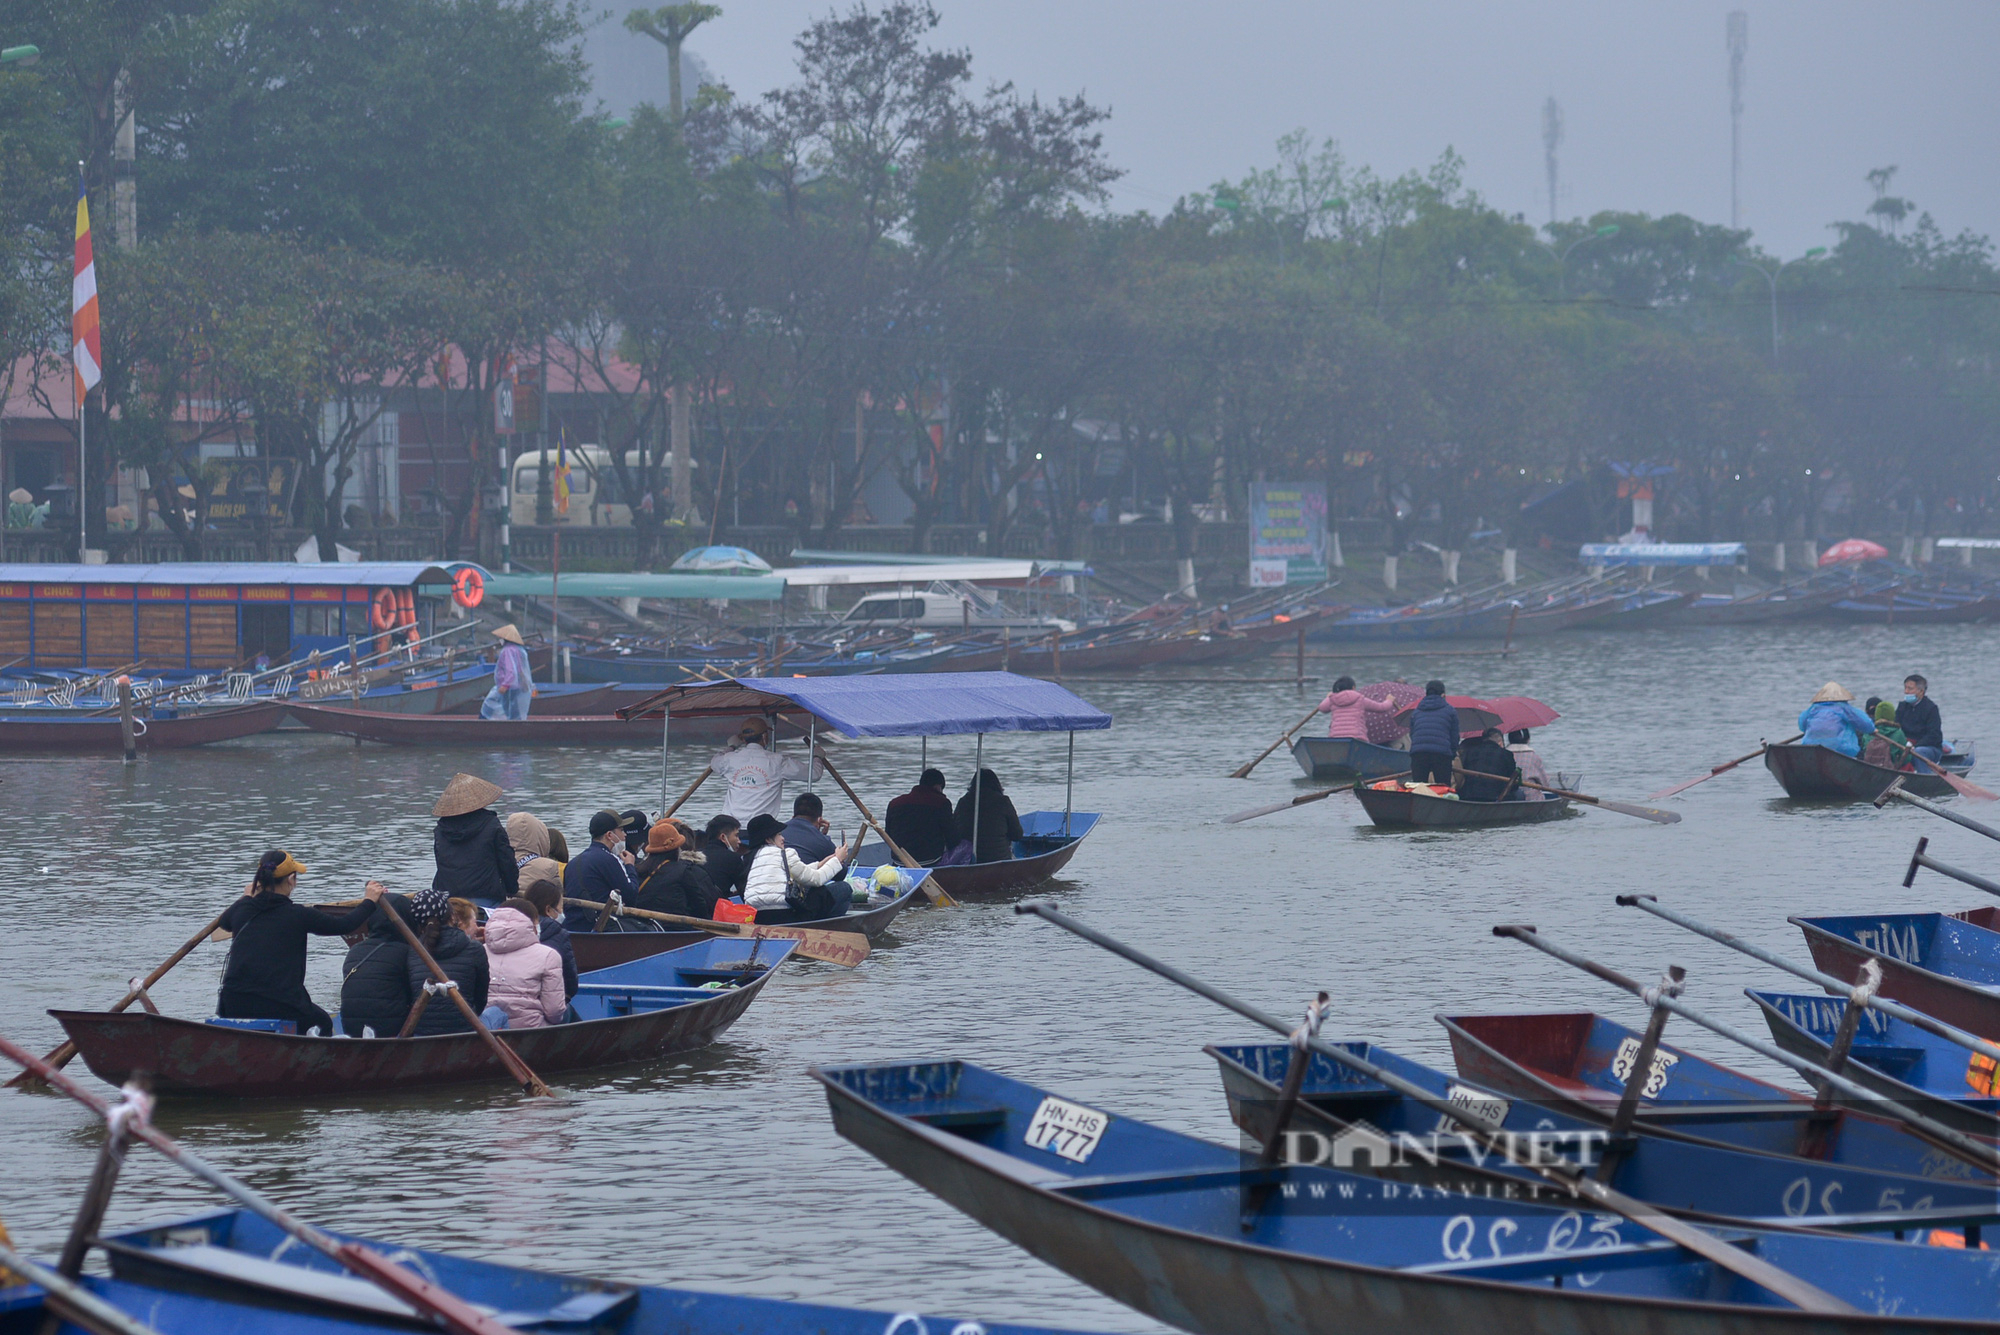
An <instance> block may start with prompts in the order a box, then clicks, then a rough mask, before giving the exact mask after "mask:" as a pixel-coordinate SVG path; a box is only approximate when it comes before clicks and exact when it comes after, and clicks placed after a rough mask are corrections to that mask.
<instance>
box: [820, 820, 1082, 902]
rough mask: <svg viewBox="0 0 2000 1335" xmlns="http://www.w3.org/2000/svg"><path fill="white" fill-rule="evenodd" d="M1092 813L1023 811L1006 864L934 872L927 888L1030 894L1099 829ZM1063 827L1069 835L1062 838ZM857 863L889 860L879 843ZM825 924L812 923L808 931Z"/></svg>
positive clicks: (981, 895)
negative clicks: (1018, 835)
mask: <svg viewBox="0 0 2000 1335" xmlns="http://www.w3.org/2000/svg"><path fill="white" fill-rule="evenodd" d="M1098 819H1099V817H1098V813H1097V812H1095V811H1071V812H1068V813H1064V812H1061V811H1027V812H1023V813H1021V830H1022V832H1023V833H1024V834H1025V835H1026V836H1027V837H1026V838H1023V839H1016V840H1015V841H1014V856H1013V857H1012V858H1009V859H1008V860H1007V861H1005V862H973V863H967V864H965V865H963V866H958V867H932V868H931V869H930V873H931V884H932V885H935V886H937V887H938V888H939V889H940V890H943V891H944V892H945V893H946V894H948V895H950V896H951V897H952V898H953V899H993V898H997V897H999V896H1002V895H1011V894H1018V893H1020V892H1021V891H1023V890H1032V889H1034V888H1035V887H1036V886H1038V885H1041V884H1042V883H1043V882H1045V881H1048V880H1050V879H1051V878H1053V877H1054V876H1056V875H1057V874H1058V873H1059V872H1061V871H1062V869H1063V868H1064V867H1067V866H1068V865H1069V860H1070V859H1071V858H1073V857H1075V856H1076V850H1077V849H1078V848H1080V847H1082V845H1083V841H1084V840H1085V839H1086V838H1088V837H1089V836H1090V832H1091V831H1092V830H1094V829H1096V828H1097V822H1098ZM1065 822H1067V827H1066V828H1067V829H1068V833H1067V834H1065V833H1064V829H1065ZM854 857H855V860H856V861H857V862H860V863H875V864H880V863H882V862H887V861H890V860H891V859H890V855H889V850H888V848H887V847H885V846H884V845H882V844H865V845H863V846H862V847H861V849H860V850H859V851H858V852H856V853H855V855H854ZM821 925H823V924H820V923H814V924H812V926H815V927H817V926H821Z"/></svg>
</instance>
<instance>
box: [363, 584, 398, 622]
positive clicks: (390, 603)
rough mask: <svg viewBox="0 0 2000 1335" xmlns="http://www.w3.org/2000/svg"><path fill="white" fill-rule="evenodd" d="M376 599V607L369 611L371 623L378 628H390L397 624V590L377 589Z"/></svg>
mask: <svg viewBox="0 0 2000 1335" xmlns="http://www.w3.org/2000/svg"><path fill="white" fill-rule="evenodd" d="M374 601H375V605H374V608H373V610H372V611H371V612H370V613H369V618H368V620H369V624H370V625H371V626H373V627H374V628H375V629H376V630H388V629H389V628H390V627H391V626H394V625H395V624H396V591H395V590H394V589H377V590H375V600H374Z"/></svg>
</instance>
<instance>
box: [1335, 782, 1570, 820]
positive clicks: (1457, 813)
mask: <svg viewBox="0 0 2000 1335" xmlns="http://www.w3.org/2000/svg"><path fill="white" fill-rule="evenodd" d="M1354 795H1355V796H1356V797H1357V798H1359V799H1360V800H1361V809H1362V810H1363V811H1365V812H1367V813H1368V819H1369V820H1371V821H1373V822H1375V824H1376V825H1377V826H1380V827H1381V828H1382V829H1385V830H1453V829H1464V828H1469V827H1471V826H1475V825H1478V826H1485V825H1528V824H1532V823H1534V822H1536V821H1544V820H1555V819H1557V818H1558V817H1561V816H1564V815H1567V814H1568V813H1569V799H1568V798H1567V797H1554V796H1541V797H1534V798H1528V799H1525V800H1518V801H1514V800H1510V801H1506V802H1467V801H1464V800H1462V799H1459V798H1454V797H1433V796H1431V795H1430V794H1429V793H1413V792H1410V791H1408V790H1406V789H1400V788H1399V789H1395V790H1393V791H1392V790H1388V789H1381V788H1370V787H1369V786H1368V785H1367V784H1365V783H1362V784H1356V785H1355V787H1354Z"/></svg>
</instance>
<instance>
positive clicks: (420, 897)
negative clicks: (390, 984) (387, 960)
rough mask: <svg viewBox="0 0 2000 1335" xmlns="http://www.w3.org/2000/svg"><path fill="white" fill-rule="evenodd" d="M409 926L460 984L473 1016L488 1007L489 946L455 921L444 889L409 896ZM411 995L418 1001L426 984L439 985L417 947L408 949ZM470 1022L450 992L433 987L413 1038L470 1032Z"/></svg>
mask: <svg viewBox="0 0 2000 1335" xmlns="http://www.w3.org/2000/svg"><path fill="white" fill-rule="evenodd" d="M410 928H411V930H413V931H414V932H416V934H417V940H419V941H421V942H423V943H424V949H425V950H428V951H429V952H430V954H431V958H432V959H434V960H436V961H437V962H438V967H439V968H440V969H443V970H444V976H445V977H446V978H449V979H450V980H451V981H452V982H454V983H457V984H458V994H459V995H460V996H462V997H464V998H465V1001H466V1004H467V1005H469V1006H471V1007H472V1013H473V1014H474V1015H477V1014H479V1012H481V1011H483V1010H485V1009H486V989H487V982H488V973H487V968H486V948H485V947H484V946H482V945H480V944H479V943H478V942H477V941H474V940H473V939H472V938H471V937H469V936H467V935H466V934H465V933H464V932H461V931H460V930H459V929H458V928H456V927H454V926H452V925H451V903H450V901H449V899H448V898H447V897H446V895H445V893H444V892H443V891H441V890H420V891H418V892H417V893H416V894H414V895H412V896H410ZM408 977H409V980H410V999H411V1001H412V1002H414V1001H415V1000H416V998H417V996H418V995H419V994H420V993H422V992H423V990H424V985H425V984H426V983H432V984H435V980H434V979H432V977H431V971H430V970H429V969H428V968H426V967H425V965H424V961H423V959H422V958H421V957H420V956H419V955H418V954H417V952H416V951H414V950H413V951H411V952H410V960H409V972H408ZM471 1030H472V1024H471V1022H470V1021H468V1020H467V1019H466V1018H465V1016H464V1015H463V1014H461V1013H460V1011H459V1009H458V1007H457V1006H456V1005H454V1004H453V1003H452V1000H451V998H450V997H447V996H445V995H443V994H442V993H437V992H434V993H432V995H431V999H430V1001H429V1002H428V1003H426V1004H425V1006H424V1013H423V1015H422V1016H421V1017H420V1018H419V1019H418V1020H417V1027H416V1029H415V1030H414V1031H413V1035H412V1036H413V1037H417V1038H422V1037H424V1036H425V1035H428V1034H462V1033H470V1032H471Z"/></svg>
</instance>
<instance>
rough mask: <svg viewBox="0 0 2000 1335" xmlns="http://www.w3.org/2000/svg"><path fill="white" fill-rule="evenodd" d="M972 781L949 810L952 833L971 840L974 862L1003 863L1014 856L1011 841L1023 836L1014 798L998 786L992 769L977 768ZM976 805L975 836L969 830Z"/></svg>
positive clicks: (998, 781) (997, 779) (961, 838)
mask: <svg viewBox="0 0 2000 1335" xmlns="http://www.w3.org/2000/svg"><path fill="white" fill-rule="evenodd" d="M972 783H973V786H972V787H969V788H967V789H966V790H965V796H964V797H961V798H959V799H958V808H957V810H955V811H953V812H952V813H951V829H952V833H953V834H955V835H957V836H958V838H959V839H960V840H966V839H972V840H973V844H972V860H973V861H974V862H1005V861H1007V860H1008V859H1009V858H1012V857H1013V856H1014V841H1015V840H1016V839H1019V838H1021V837H1022V830H1021V817H1020V816H1019V815H1018V814H1016V812H1015V810H1014V802H1013V799H1011V798H1009V797H1008V796H1007V792H1006V790H1005V789H1003V788H1002V787H1001V786H1000V776H999V775H997V774H995V773H994V772H993V771H992V770H990V769H983V770H980V771H979V775H978V777H977V778H975V779H974V780H973V781H972ZM975 805H976V806H977V807H978V808H979V832H978V837H977V838H976V839H975V838H974V837H973V829H972V819H973V812H972V809H973V807H974V806H975Z"/></svg>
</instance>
